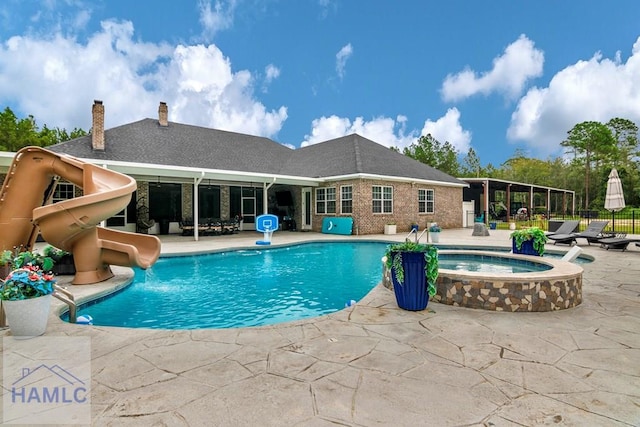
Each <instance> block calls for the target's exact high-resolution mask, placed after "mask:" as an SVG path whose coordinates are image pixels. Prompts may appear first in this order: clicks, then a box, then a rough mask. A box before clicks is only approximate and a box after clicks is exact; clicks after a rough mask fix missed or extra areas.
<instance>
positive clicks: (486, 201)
mask: <svg viewBox="0 0 640 427" xmlns="http://www.w3.org/2000/svg"><path fill="white" fill-rule="evenodd" d="M489 193H490V191H489V180H488V179H487V180H486V181H485V187H484V223H485V224H488V223H489Z"/></svg>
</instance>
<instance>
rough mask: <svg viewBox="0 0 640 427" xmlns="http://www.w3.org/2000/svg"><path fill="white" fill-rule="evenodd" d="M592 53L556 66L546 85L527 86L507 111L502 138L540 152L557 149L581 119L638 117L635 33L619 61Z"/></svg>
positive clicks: (639, 47) (639, 63)
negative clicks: (557, 69)
mask: <svg viewBox="0 0 640 427" xmlns="http://www.w3.org/2000/svg"><path fill="white" fill-rule="evenodd" d="M621 58H622V55H621V53H620V52H618V53H616V55H615V57H614V58H613V59H608V58H603V57H602V54H601V53H596V54H594V55H593V57H592V58H591V59H589V60H587V61H578V62H576V63H575V64H573V65H570V66H568V67H566V68H564V69H563V70H561V71H560V72H558V73H557V74H556V75H555V76H553V78H552V79H551V81H550V82H549V85H548V86H547V87H542V88H538V87H534V88H531V89H530V90H529V91H528V92H527V94H526V95H525V96H524V97H522V99H520V101H519V102H518V105H517V108H516V110H515V111H514V113H513V114H512V116H511V124H510V126H509V129H508V130H507V138H508V139H509V140H510V141H512V142H514V141H524V142H525V143H526V144H527V145H529V146H530V147H531V148H532V149H533V150H535V151H536V152H537V153H539V154H540V155H549V154H552V153H556V152H558V151H559V150H560V143H561V142H562V141H563V140H564V139H566V136H567V132H568V131H569V130H571V128H573V126H575V125H576V124H578V123H581V122H584V121H590V120H595V121H600V122H603V123H604V122H607V121H609V120H610V119H612V118H614V117H622V118H626V119H629V120H632V121H634V122H636V123H638V122H640V37H639V38H638V39H637V40H636V42H635V43H634V45H633V48H632V51H631V56H630V57H629V58H628V59H627V61H626V62H622V59H621Z"/></svg>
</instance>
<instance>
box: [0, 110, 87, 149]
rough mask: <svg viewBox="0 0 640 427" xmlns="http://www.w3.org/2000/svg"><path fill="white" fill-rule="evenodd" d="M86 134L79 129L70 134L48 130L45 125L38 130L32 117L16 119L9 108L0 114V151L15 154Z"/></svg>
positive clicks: (60, 130)
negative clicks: (23, 149)
mask: <svg viewBox="0 0 640 427" xmlns="http://www.w3.org/2000/svg"><path fill="white" fill-rule="evenodd" d="M86 134H87V132H85V131H84V130H82V129H80V128H75V129H74V130H73V131H72V132H71V134H69V133H68V132H67V131H66V130H64V129H59V128H55V129H49V128H48V127H47V125H44V127H43V128H42V129H38V125H37V124H36V120H35V119H34V117H33V116H28V117H27V118H24V119H18V117H17V116H16V115H15V114H14V113H13V111H11V108H9V107H6V108H5V109H4V111H2V112H1V113H0V151H12V152H15V151H18V150H20V149H21V148H23V147H27V146H30V145H35V146H38V147H47V146H49V145H53V144H57V143H59V142H63V141H68V140H70V139H73V138H78V137H80V136H84V135H86Z"/></svg>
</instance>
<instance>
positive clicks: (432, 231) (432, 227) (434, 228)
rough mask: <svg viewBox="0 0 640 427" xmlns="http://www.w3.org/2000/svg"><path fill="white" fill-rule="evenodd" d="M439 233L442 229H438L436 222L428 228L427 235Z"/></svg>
mask: <svg viewBox="0 0 640 427" xmlns="http://www.w3.org/2000/svg"><path fill="white" fill-rule="evenodd" d="M441 231H442V228H440V226H439V225H438V223H437V222H433V223H431V225H430V226H429V233H439V232H441Z"/></svg>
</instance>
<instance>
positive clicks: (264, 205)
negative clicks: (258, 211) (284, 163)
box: [262, 176, 276, 215]
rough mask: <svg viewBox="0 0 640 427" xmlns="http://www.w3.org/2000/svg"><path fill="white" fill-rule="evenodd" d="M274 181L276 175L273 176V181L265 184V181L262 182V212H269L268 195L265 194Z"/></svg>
mask: <svg viewBox="0 0 640 427" xmlns="http://www.w3.org/2000/svg"><path fill="white" fill-rule="evenodd" d="M275 183H276V177H275V176H274V177H273V182H271V183H269V184H267V183H266V182H265V183H263V184H262V188H263V191H262V210H263V212H262V213H263V214H265V215H266V214H268V213H269V197H268V196H267V192H268V191H269V189H270V188H271V187H273V184H275Z"/></svg>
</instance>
